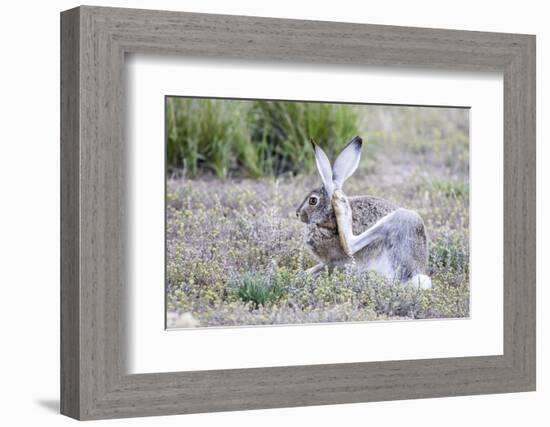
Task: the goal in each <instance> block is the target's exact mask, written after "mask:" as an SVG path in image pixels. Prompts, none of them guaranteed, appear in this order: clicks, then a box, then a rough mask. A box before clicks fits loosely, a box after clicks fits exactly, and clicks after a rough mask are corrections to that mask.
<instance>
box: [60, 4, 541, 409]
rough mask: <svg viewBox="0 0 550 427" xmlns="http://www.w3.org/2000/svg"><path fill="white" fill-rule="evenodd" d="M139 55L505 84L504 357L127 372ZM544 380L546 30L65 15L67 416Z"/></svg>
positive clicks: (429, 392)
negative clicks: (541, 78) (128, 120)
mask: <svg viewBox="0 0 550 427" xmlns="http://www.w3.org/2000/svg"><path fill="white" fill-rule="evenodd" d="M127 53H151V54H177V55H184V56H186V55H187V56H192V57H216V58H234V59H261V60H268V61H271V60H272V61H292V62H295V63H319V64H340V65H345V66H361V65H385V66H393V67H400V66H407V67H411V66H412V67H428V68H436V69H448V70H489V71H498V72H502V73H503V78H504V171H505V172H504V308H503V313H504V319H503V320H504V337H503V343H504V354H503V355H499V356H484V357H461V358H443V359H426V360H407V361H386V362H368V363H344V364H329V365H310V366H290V367H270V368H254V369H232V370H215V371H193V372H175V373H154V374H135V375H129V374H127V373H126V370H125V366H126V365H125V361H126V354H125V349H126V345H125V343H126V336H127V335H126V324H125V321H124V320H125V309H126V308H125V285H126V277H127V269H128V264H127V260H126V257H125V254H126V250H127V247H126V235H127V227H126V224H125V211H126V209H127V208H126V203H125V194H126V178H127V176H126V174H125V170H126V165H125V159H126V156H125V149H126V148H125V139H124V132H125V130H124V119H125V114H124V99H125V98H124V97H125V94H124V91H125V85H124V61H125V54H127ZM529 390H535V37H534V36H532V35H520V34H502V33H486V32H470V31H452V30H441V29H425V28H407V27H393V26H380V25H363V24H348V23H336V22H314V21H302V20H286V19H270V18H257V17H244V16H223V15H210V14H196V13H182V12H165V11H149V10H133V9H116V8H103V7H88V6H83V7H78V8H75V9H71V10H68V11H65V12H62V14H61V412H62V413H63V414H65V415H68V416H70V417H74V418H77V419H82V420H84V419H100V418H116V417H135V416H148V415H167V414H184V413H196V412H212V411H229V410H243V409H258V408H275V407H292V406H304V405H326V404H338V403H350V402H366V401H380V400H392V399H412V398H426V397H437V396H458V395H468V394H482V393H504V392H519V391H529Z"/></svg>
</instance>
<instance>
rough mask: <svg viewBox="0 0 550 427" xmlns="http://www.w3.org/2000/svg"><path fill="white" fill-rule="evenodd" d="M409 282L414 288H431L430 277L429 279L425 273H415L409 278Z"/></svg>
mask: <svg viewBox="0 0 550 427" xmlns="http://www.w3.org/2000/svg"><path fill="white" fill-rule="evenodd" d="M411 284H412V285H413V286H414V287H415V288H416V289H418V288H420V289H431V288H432V279H430V278H429V277H428V276H426V275H425V274H417V275H416V276H413V278H412V279H411Z"/></svg>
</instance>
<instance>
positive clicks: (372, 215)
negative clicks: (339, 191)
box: [296, 187, 428, 281]
mask: <svg viewBox="0 0 550 427" xmlns="http://www.w3.org/2000/svg"><path fill="white" fill-rule="evenodd" d="M312 196H318V197H319V203H318V204H317V205H315V206H311V205H309V203H308V201H309V199H310V197H312ZM348 200H349V203H350V205H351V210H352V218H353V233H354V234H356V235H357V234H360V233H362V232H364V231H365V230H367V229H369V228H370V227H372V226H373V225H374V224H375V223H376V222H377V221H379V220H380V219H382V218H383V217H385V216H386V215H388V214H390V213H392V212H394V218H393V221H391V222H390V223H388V224H387V226H386V227H384V228H383V230H382V232H383V233H384V234H385V237H386V238H381V239H377V240H376V241H375V242H373V243H372V244H369V245H368V246H366V247H365V248H363V249H361V250H360V251H358V252H357V253H356V254H355V255H354V256H353V258H352V257H350V256H348V255H347V254H346V253H345V252H344V250H343V249H342V246H341V245H340V240H339V234H338V228H337V225H336V218H335V215H334V210H333V208H332V205H331V202H330V201H329V200H328V195H327V192H326V191H325V189H324V187H321V188H318V189H316V190H313V191H312V192H311V193H310V194H308V195H307V197H306V198H305V199H304V201H303V202H302V204H301V205H300V207H299V208H298V210H297V212H296V214H297V216H298V217H299V218H300V220H301V221H303V222H305V223H306V224H307V225H306V227H305V231H304V240H305V243H306V246H307V247H308V249H309V250H310V251H311V252H312V254H313V255H314V256H315V257H316V258H317V259H318V260H319V261H320V262H322V263H323V264H325V265H327V266H328V267H329V269H331V270H332V269H333V268H334V267H343V266H344V265H346V264H348V263H350V262H352V260H355V263H356V265H357V267H358V269H360V270H363V269H368V268H367V266H368V264H369V261H370V260H371V259H375V258H376V257H377V256H379V255H380V253H381V252H382V249H383V248H385V249H388V253H389V254H391V255H392V256H391V258H392V259H391V261H392V264H394V266H395V269H396V271H398V272H399V275H398V277H396V279H397V280H400V281H404V280H408V279H410V278H411V277H412V276H413V275H414V274H418V273H422V274H425V273H426V270H427V258H428V251H427V236H426V230H425V227H424V223H423V221H422V219H421V218H420V216H418V215H417V214H416V213H414V212H412V211H409V210H406V209H401V208H399V207H398V206H396V205H395V204H393V203H391V202H389V201H387V200H385V199H381V198H379V197H374V196H369V195H365V196H355V197H349V198H348ZM403 243H405V244H403ZM398 248H402V250H399V249H398Z"/></svg>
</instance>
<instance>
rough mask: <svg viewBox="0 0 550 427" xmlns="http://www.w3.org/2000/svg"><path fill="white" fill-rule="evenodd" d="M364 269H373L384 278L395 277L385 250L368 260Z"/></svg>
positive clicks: (390, 278)
mask: <svg viewBox="0 0 550 427" xmlns="http://www.w3.org/2000/svg"><path fill="white" fill-rule="evenodd" d="M366 269H367V270H369V271H374V272H375V273H376V274H378V275H380V276H382V277H385V278H386V279H389V280H393V279H395V271H394V269H393V267H392V264H391V262H390V258H389V257H388V254H387V253H386V251H383V252H382V253H381V254H380V255H379V256H378V257H376V258H374V259H372V260H370V261H369V262H368V263H367V267H366Z"/></svg>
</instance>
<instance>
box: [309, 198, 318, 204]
mask: <svg viewBox="0 0 550 427" xmlns="http://www.w3.org/2000/svg"><path fill="white" fill-rule="evenodd" d="M309 204H310V205H312V206H313V205H316V204H317V197H314V196H311V197H310V198H309Z"/></svg>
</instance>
